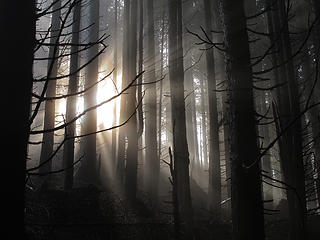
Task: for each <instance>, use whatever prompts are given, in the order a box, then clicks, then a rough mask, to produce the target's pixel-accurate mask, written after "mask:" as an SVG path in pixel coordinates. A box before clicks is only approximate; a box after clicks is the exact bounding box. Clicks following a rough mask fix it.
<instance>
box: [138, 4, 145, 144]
mask: <svg viewBox="0 0 320 240" xmlns="http://www.w3.org/2000/svg"><path fill="white" fill-rule="evenodd" d="M143 1H144V0H139V40H138V45H139V66H138V69H139V71H138V73H142V71H143V33H144V31H143V25H144V24H143V23H144V22H143V6H144V4H143ZM142 82H143V75H141V76H140V77H139V79H138V84H139V85H138V94H137V95H138V100H139V101H140V100H141V99H142ZM138 123H139V124H138V126H139V129H138V136H139V138H140V140H141V137H142V134H143V129H144V126H143V124H144V123H143V107H142V104H140V105H139V107H138Z"/></svg>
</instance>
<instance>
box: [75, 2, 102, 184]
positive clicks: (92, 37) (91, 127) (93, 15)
mask: <svg viewBox="0 0 320 240" xmlns="http://www.w3.org/2000/svg"><path fill="white" fill-rule="evenodd" d="M99 6H100V2H99V0H92V1H90V9H89V21H90V24H93V25H92V26H91V28H90V29H89V41H90V42H97V41H98V39H99ZM98 51H99V46H98V44H95V45H93V46H91V47H90V48H89V50H88V58H89V59H93V58H94V57H95V56H96V55H97V54H98ZM98 68H99V59H98V58H95V59H94V60H93V62H91V64H90V65H89V66H88V67H87V72H86V78H85V88H88V87H89V86H93V85H94V84H95V83H96V82H97V80H98ZM96 104H97V86H94V87H93V88H91V89H90V90H88V91H87V92H86V93H85V94H84V106H85V109H87V108H89V107H92V106H95V105H96ZM96 131H97V111H96V110H93V111H90V112H89V113H87V114H86V116H85V118H84V123H83V133H85V134H87V133H94V132H96ZM83 142H84V145H83V146H84V148H83V150H84V159H83V160H82V162H81V167H80V169H79V177H80V180H81V181H82V182H83V183H84V184H97V183H98V175H97V167H96V163H97V159H96V158H97V157H96V142H97V140H96V134H92V135H89V136H87V137H85V138H84V139H83Z"/></svg>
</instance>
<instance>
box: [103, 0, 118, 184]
mask: <svg viewBox="0 0 320 240" xmlns="http://www.w3.org/2000/svg"><path fill="white" fill-rule="evenodd" d="M118 5H119V4H118V0H114V31H113V32H114V36H113V49H114V50H113V51H114V52H113V68H114V70H113V81H114V83H115V84H117V81H118ZM106 117H107V116H106ZM112 125H113V126H116V125H117V103H116V101H114V105H113V123H112ZM117 131H118V129H113V130H112V140H111V142H112V147H111V151H112V152H111V154H112V155H111V157H112V160H111V163H112V171H111V172H112V173H113V174H115V171H116V169H115V166H116V159H117ZM113 179H115V176H114V177H113Z"/></svg>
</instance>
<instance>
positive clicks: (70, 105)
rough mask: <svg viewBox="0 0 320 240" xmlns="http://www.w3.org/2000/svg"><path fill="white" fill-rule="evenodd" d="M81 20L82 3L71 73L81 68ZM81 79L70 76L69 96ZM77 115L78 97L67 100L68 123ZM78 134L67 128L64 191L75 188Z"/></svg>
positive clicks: (78, 8)
mask: <svg viewBox="0 0 320 240" xmlns="http://www.w3.org/2000/svg"><path fill="white" fill-rule="evenodd" d="M80 18H81V2H78V3H76V5H75V6H74V9H73V25H72V40H71V42H72V44H73V45H72V46H71V53H70V54H71V57H70V72H71V73H73V72H76V71H77V70H78V68H79V54H78V50H79V47H78V46H77V44H79V38H80V33H79V30H80ZM78 83H79V77H78V75H77V74H74V75H72V76H70V78H69V86H68V94H75V93H76V92H77V90H78ZM76 114H77V96H72V97H69V98H67V107H66V122H70V121H71V120H72V119H73V118H74V117H75V116H76ZM75 132H76V123H72V124H70V125H68V126H67V127H66V132H65V137H66V138H70V139H69V140H67V141H66V143H65V145H64V148H63V168H65V169H67V170H66V171H65V176H64V189H65V190H70V189H71V188H72V187H73V167H72V168H70V166H72V165H73V162H74V138H73V136H74V135H75Z"/></svg>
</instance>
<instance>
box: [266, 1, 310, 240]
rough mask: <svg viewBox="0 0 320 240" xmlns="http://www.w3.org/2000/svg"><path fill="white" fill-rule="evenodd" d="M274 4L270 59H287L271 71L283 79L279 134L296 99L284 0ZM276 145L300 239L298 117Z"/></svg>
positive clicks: (294, 111) (294, 233) (293, 114)
mask: <svg viewBox="0 0 320 240" xmlns="http://www.w3.org/2000/svg"><path fill="white" fill-rule="evenodd" d="M266 3H267V5H270V4H272V1H270V0H268V1H266ZM275 7H276V11H274V12H273V13H272V12H270V13H269V15H268V21H269V22H268V25H269V32H270V35H271V38H270V40H271V42H272V43H274V42H275V46H276V49H277V51H278V54H277V55H274V56H273V63H274V64H279V63H280V64H281V63H283V62H285V61H287V62H288V63H287V64H286V65H284V66H281V67H280V68H279V69H278V70H276V71H275V73H276V77H275V80H276V81H278V82H276V84H277V83H278V84H279V83H280V79H282V80H281V81H282V82H285V83H286V85H285V86H283V87H280V88H278V89H277V90H276V102H277V108H278V114H279V118H280V119H279V121H278V124H277V126H278V129H277V130H278V134H279V133H280V132H281V131H282V130H283V129H284V128H285V127H286V126H288V124H290V122H291V121H293V120H294V119H295V118H297V116H298V115H299V112H300V109H299V107H300V102H299V93H298V86H297V79H296V77H295V71H294V66H293V61H292V53H291V42H290V38H289V28H288V19H287V13H286V6H285V2H284V1H283V0H280V1H278V2H277V4H276V6H275ZM279 23H280V24H279ZM279 33H280V34H281V35H280V39H279V40H278V41H277V40H276V36H278V35H279ZM279 146H280V156H281V167H282V171H283V175H284V182H286V184H288V186H290V187H289V188H288V190H287V200H288V207H289V225H290V238H291V239H296V240H298V239H303V238H304V237H305V233H306V229H305V227H306V226H305V221H306V219H305V212H306V201H305V182H304V164H303V153H302V137H301V119H300V118H297V119H296V120H295V123H294V124H293V126H292V127H290V129H289V130H288V131H286V132H285V133H284V134H283V137H282V138H281V139H280V142H279Z"/></svg>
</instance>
